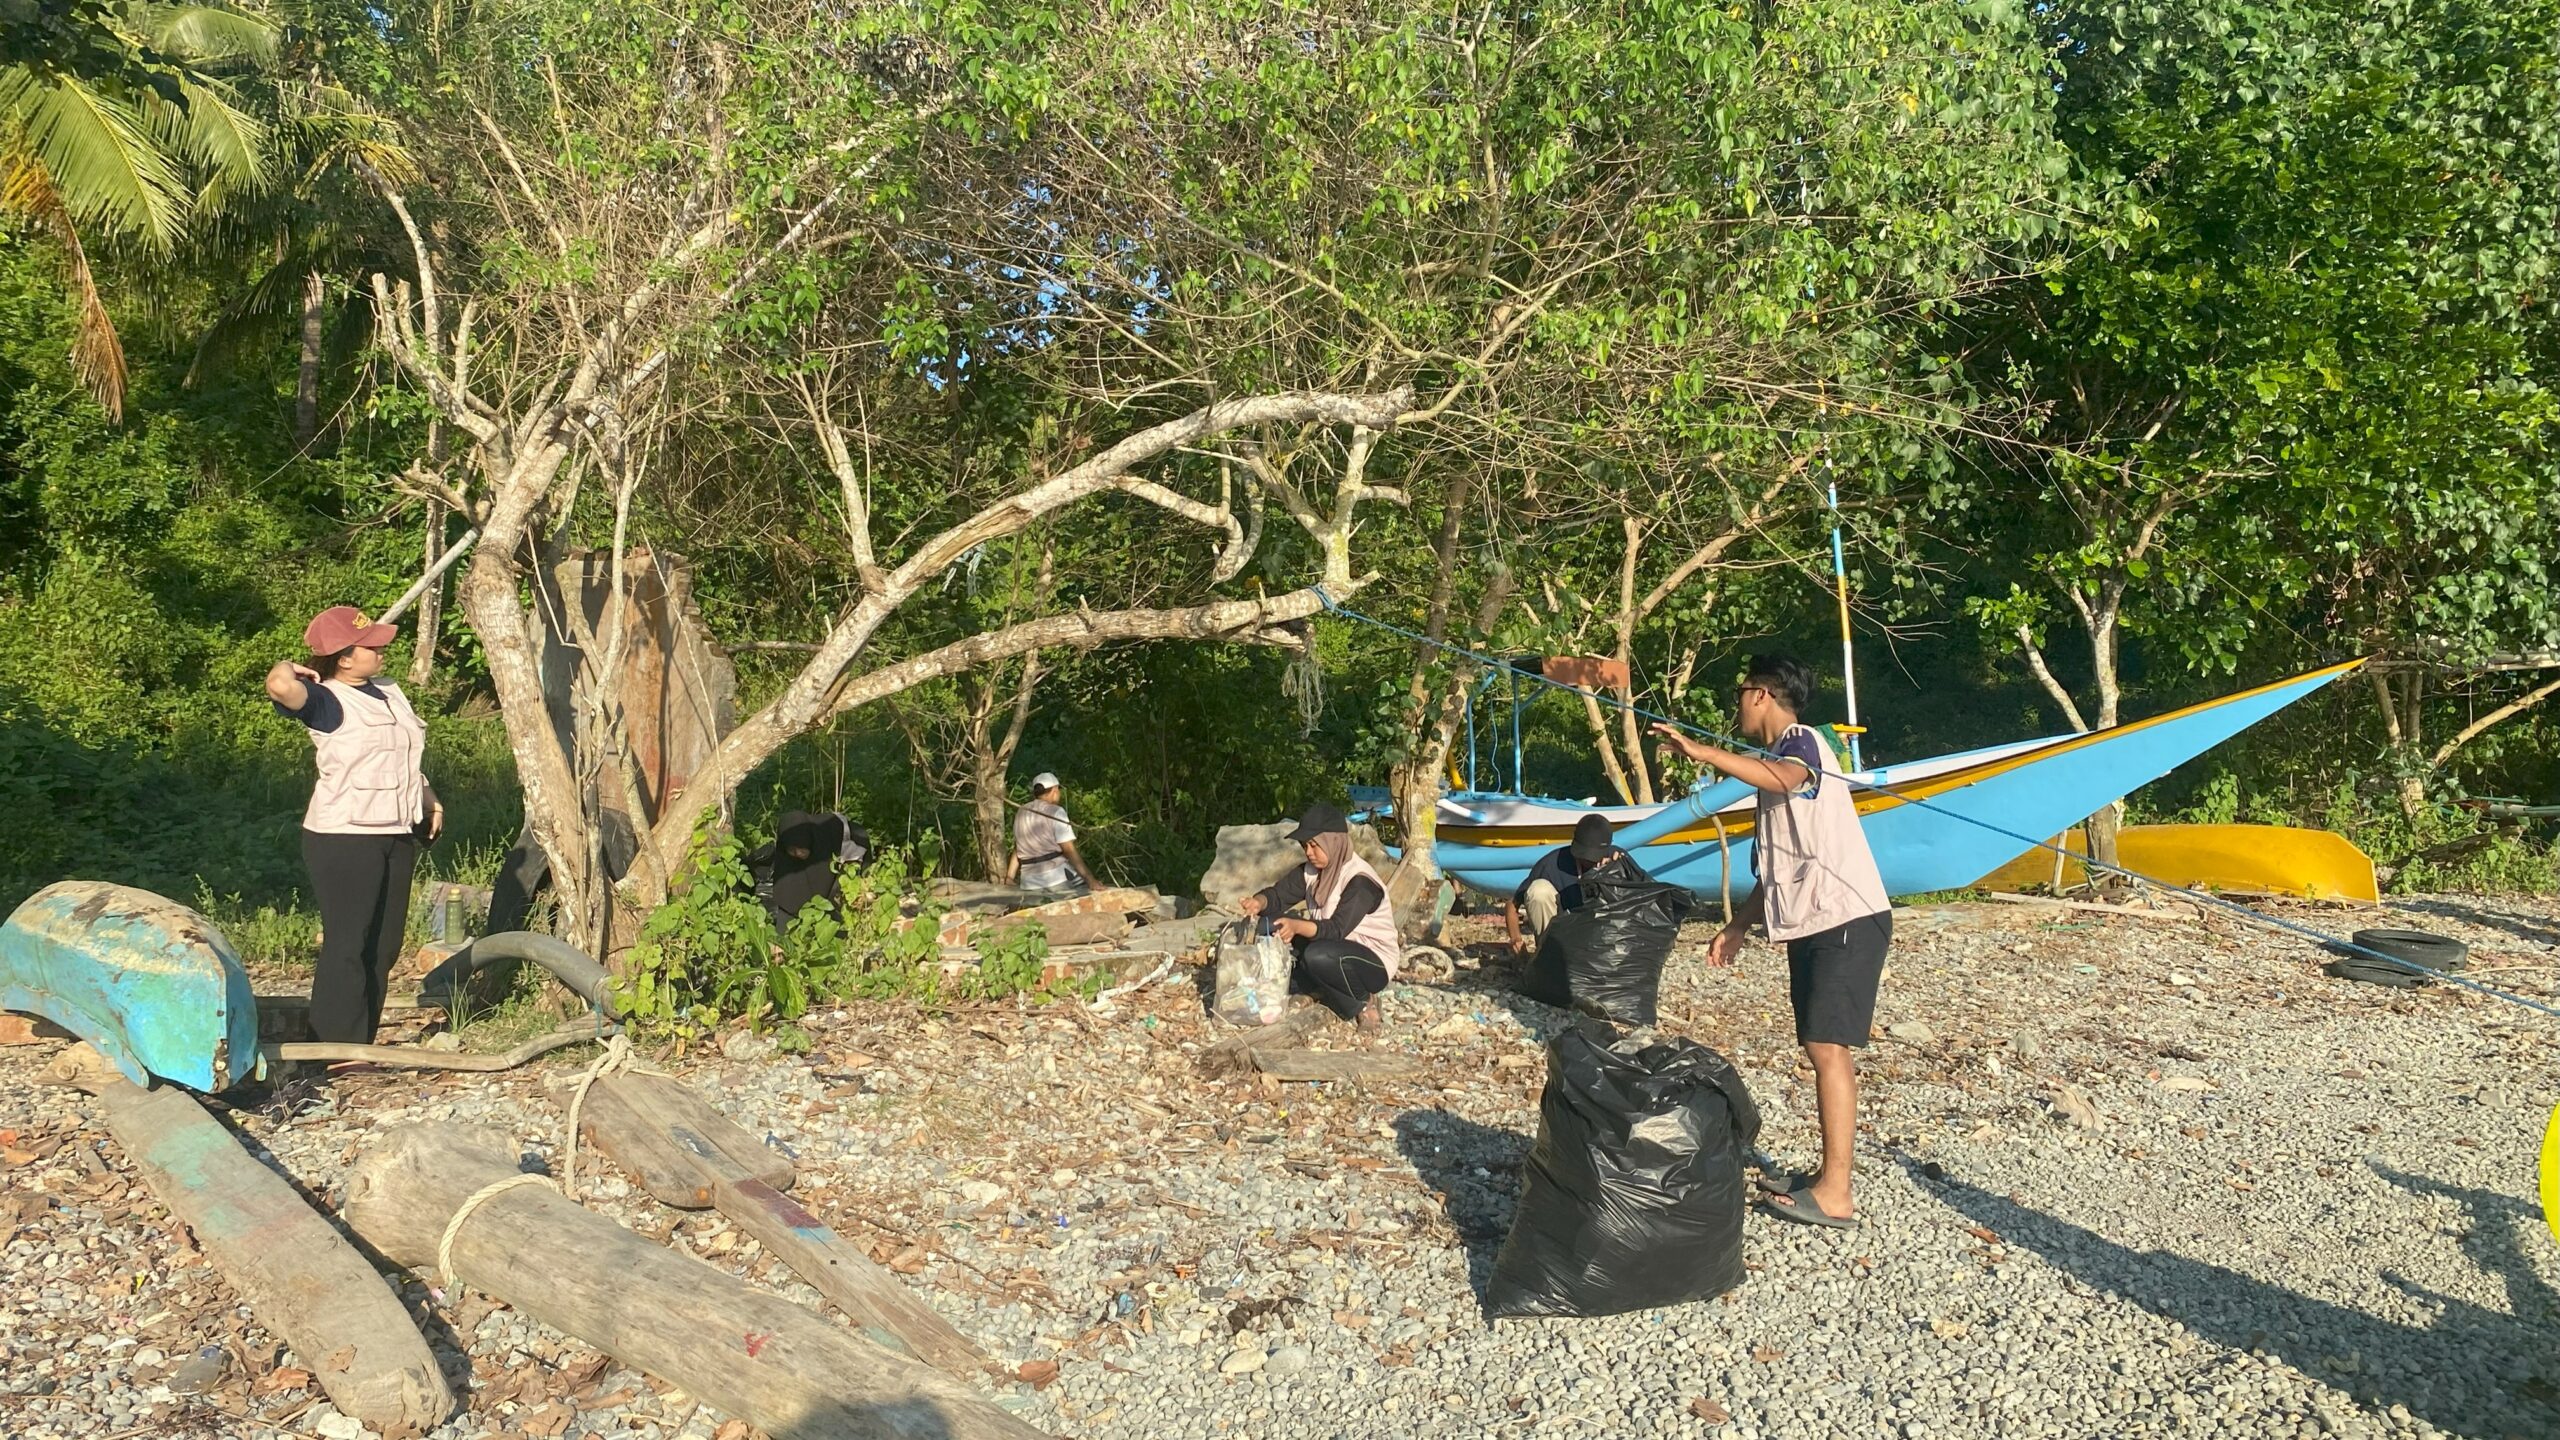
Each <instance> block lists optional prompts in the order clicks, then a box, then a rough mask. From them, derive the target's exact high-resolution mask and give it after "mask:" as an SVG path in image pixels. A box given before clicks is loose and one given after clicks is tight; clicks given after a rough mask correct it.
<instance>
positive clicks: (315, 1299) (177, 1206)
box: [51, 1045, 454, 1430]
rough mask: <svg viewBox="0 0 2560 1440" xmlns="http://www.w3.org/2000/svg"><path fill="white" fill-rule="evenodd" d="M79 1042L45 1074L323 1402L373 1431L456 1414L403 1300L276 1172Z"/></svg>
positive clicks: (191, 1107) (187, 1107) (180, 1097)
mask: <svg viewBox="0 0 2560 1440" xmlns="http://www.w3.org/2000/svg"><path fill="white" fill-rule="evenodd" d="M87 1050H88V1047H87V1046H85V1045H78V1046H73V1047H72V1048H71V1050H69V1051H66V1052H65V1053H64V1054H63V1055H61V1056H57V1057H55V1059H54V1062H53V1068H52V1071H51V1077H52V1078H54V1079H56V1080H58V1081H59V1082H60V1083H64V1084H70V1085H75V1086H77V1087H79V1088H80V1089H83V1090H86V1091H88V1092H89V1093H91V1094H92V1095H95V1096H96V1097H97V1098H98V1108H99V1110H100V1111H101V1112H102V1113H103V1114H104V1115H105V1118H106V1122H107V1128H108V1130H109V1131H111V1132H112V1133H113V1134H114V1135H115V1138H116V1143H117V1144H118V1145H120V1146H122V1147H123V1149H124V1153H125V1158H127V1159H128V1160H130V1161H132V1162H133V1166H134V1168H135V1169H136V1170H139V1171H141V1172H142V1178H143V1182H144V1183H145V1184H148V1185H149V1186H150V1187H151V1193H153V1194H154V1195H157V1196H159V1197H160V1203H161V1204H163V1205H166V1206H168V1207H169V1212H170V1213H171V1214H173V1215H175V1216H176V1217H177V1218H178V1219H179V1220H181V1221H183V1222H184V1223H185V1224H186V1226H187V1228H188V1229H190V1230H192V1231H193V1232H194V1233H195V1237H196V1243H197V1244H198V1245H200V1246H202V1247H203V1248H204V1253H205V1258H207V1259H209V1260H211V1261H212V1262H213V1264H214V1268H215V1269H217V1270H219V1271H221V1272H222V1276H223V1278H224V1279H226V1280H228V1281H230V1282H231V1286H232V1288H233V1289H235V1290H237V1291H239V1292H240V1296H241V1298H242V1299H244V1300H246V1301H247V1302H248V1303H249V1308H250V1310H251V1311H253V1312H254V1313H255V1314H256V1316H257V1319H258V1323H259V1324H261V1325H263V1326H265V1327H266V1328H267V1329H268V1330H269V1331H271V1332H273V1333H274V1334H276V1335H278V1336H280V1337H282V1338H283V1340H284V1342H285V1343H286V1344H287V1345H290V1346H292V1347H293V1353H294V1354H295V1355H296V1356H297V1357H299V1358H300V1359H301V1361H302V1364H303V1366H304V1367H305V1368H307V1369H308V1370H310V1371H311V1373H312V1375H313V1377H314V1378H315V1379H317V1380H318V1381H319V1382H320V1388H321V1389H322V1390H323V1391H325V1392H326V1393H327V1394H328V1396H329V1403H331V1404H332V1405H335V1406H337V1407H338V1408H339V1409H340V1410H342V1411H344V1412H345V1413H347V1414H349V1415H352V1416H354V1417H355V1418H356V1419H358V1420H361V1421H363V1422H365V1423H366V1424H368V1425H371V1426H373V1427H374V1428H376V1429H383V1430H387V1429H393V1428H397V1427H399V1426H401V1425H410V1426H415V1427H416V1428H417V1429H419V1430H431V1429H433V1428H435V1427H436V1426H437V1425H439V1424H442V1423H443V1422H444V1419H445V1417H446V1416H448V1415H451V1414H452V1413H453V1409H454V1400H453V1392H452V1391H451V1390H449V1389H447V1388H446V1386H445V1383H444V1373H443V1371H441V1370H439V1369H438V1368H437V1366H436V1357H435V1354H434V1352H432V1351H430V1350H429V1349H428V1348H427V1342H426V1338H425V1337H424V1336H422V1335H420V1334H419V1333H418V1327H417V1324H416V1322H414V1321H412V1320H411V1319H410V1318H409V1312H408V1310H407V1309H406V1308H405V1307H403V1306H402V1305H401V1303H400V1297H399V1296H398V1295H396V1294H394V1293H392V1290H391V1287H390V1286H389V1285H388V1284H386V1283H385V1282H384V1281H383V1278H382V1276H381V1275H379V1274H377V1273H375V1271H374V1268H373V1266H372V1265H371V1264H369V1263H367V1262H366V1260H365V1258H364V1257H363V1256H362V1255H359V1254H357V1253H356V1248H355V1247H354V1246H353V1245H350V1244H348V1243H347V1241H346V1237H344V1236H342V1235H340V1234H339V1233H338V1232H337V1231H336V1230H335V1229H332V1228H331V1227H330V1225H329V1222H328V1221H327V1220H325V1219H323V1218H322V1217H321V1215H320V1213H319V1212H318V1211H316V1210H314V1209H312V1208H311V1206H310V1204H309V1203H308V1202H306V1201H305V1200H304V1199H303V1198H302V1196H301V1195H300V1194H299V1193H297V1192H296V1191H295V1190H294V1188H293V1186H292V1185H291V1184H290V1183H288V1182H287V1181H286V1180H285V1179H284V1177H282V1176H280V1175H278V1174H276V1173H275V1172H274V1171H272V1170H270V1169H268V1168H267V1167H266V1166H264V1165H262V1164H260V1163H258V1160H257V1158H256V1157H255V1156H252V1155H251V1154H250V1153H249V1152H248V1151H247V1150H246V1149H244V1148H242V1147H241V1144H240V1142H239V1140H238V1139H237V1138H235V1137H234V1136H233V1135H232V1133H231V1132H230V1130H228V1129H226V1128H225V1127H224V1126H223V1124H222V1122H221V1121H219V1120H216V1119H215V1118H213V1116H211V1115H209V1114H207V1113H205V1109H204V1107H203V1106H202V1105H200V1104H198V1103H197V1102H196V1098H195V1097H194V1096H193V1095H190V1094H188V1093H187V1092H186V1091H184V1090H181V1089H178V1088H177V1087H175V1086H162V1087H160V1088H158V1089H153V1090H145V1089H142V1088H141V1087H139V1086H137V1085H135V1084H133V1083H132V1082H131V1081H128V1080H126V1079H125V1078H124V1077H123V1076H121V1075H119V1074H117V1073H116V1072H115V1069H114V1067H112V1066H110V1065H108V1064H107V1063H106V1061H105V1060H103V1059H101V1058H99V1057H97V1055H96V1054H95V1052H89V1053H88V1054H87V1055H86V1056H85V1057H84V1056H82V1055H81V1054H80V1053H79V1052H83V1051H87Z"/></svg>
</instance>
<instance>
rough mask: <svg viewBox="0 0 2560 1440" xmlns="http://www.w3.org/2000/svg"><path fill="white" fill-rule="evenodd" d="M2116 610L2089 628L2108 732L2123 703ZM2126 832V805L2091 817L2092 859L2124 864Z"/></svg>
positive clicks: (2101, 717) (2102, 724) (2102, 722)
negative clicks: (2121, 843)
mask: <svg viewBox="0 0 2560 1440" xmlns="http://www.w3.org/2000/svg"><path fill="white" fill-rule="evenodd" d="M2117 633H2118V632H2117V629H2116V609H2115V606H2114V604H2113V602H2112V601H2110V602H2109V603H2107V604H2106V605H2105V606H2104V607H2102V608H2101V609H2100V610H2099V611H2098V612H2097V618H2096V619H2095V620H2094V621H2092V622H2091V624H2090V626H2089V658H2090V664H2091V668H2092V669H2093V670H2095V672H2096V674H2097V683H2098V724H2097V728H2098V729H2100V730H2105V729H2108V728H2110V727H2112V726H2113V725H2114V724H2115V723H2116V712H2117V709H2118V705H2119V702H2120V701H2121V700H2122V699H2123V689H2122V687H2121V686H2120V685H2119V684H2118V681H2117V675H2116V638H2117ZM2123 829H2124V802H2123V801H2122V800H2117V801H2114V802H2113V803H2111V804H2109V805H2108V806H2107V807H2106V808H2104V809H2102V810H2100V811H2099V812H2098V813H2097V814H2095V815H2092V816H2090V817H2089V858H2090V859H2092V860H2095V861H2096V862H2098V863H2099V864H2101V865H2117V864H2121V863H2123V862H2122V861H2120V860H2119V859H2118V858H2117V851H2116V836H2117V834H2118V833H2119V832H2121V831H2122V830H2123Z"/></svg>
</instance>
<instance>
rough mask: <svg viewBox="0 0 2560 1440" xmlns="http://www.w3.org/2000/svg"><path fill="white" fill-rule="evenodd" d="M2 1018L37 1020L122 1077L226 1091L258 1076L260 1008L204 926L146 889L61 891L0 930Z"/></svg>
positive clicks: (29, 905)
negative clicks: (9, 1014) (92, 1051)
mask: <svg viewBox="0 0 2560 1440" xmlns="http://www.w3.org/2000/svg"><path fill="white" fill-rule="evenodd" d="M0 1009H7V1010H16V1011H19V1012H21V1013H23V1014H28V1015H40V1016H43V1017H44V1018H45V1019H47V1020H50V1021H52V1022H53V1023H54V1024H56V1025H59V1026H61V1027H62V1028H63V1029H65V1030H68V1031H70V1032H71V1033H73V1034H75V1035H77V1036H79V1037H80V1038H81V1039H83V1040H86V1041H88V1042H89V1043H90V1044H91V1045H92V1046H94V1047H96V1049H97V1051H98V1053H99V1054H101V1055H103V1056H105V1057H106V1058H107V1060H108V1061H109V1062H110V1063H112V1064H113V1065H114V1066H115V1067H116V1069H117V1070H119V1071H121V1072H123V1074H124V1077H125V1078H126V1079H128V1080H130V1081H132V1082H133V1083H134V1084H136V1085H141V1086H145V1087H148V1086H149V1085H150V1084H151V1082H152V1080H153V1079H154V1078H155V1077H156V1078H158V1079H161V1080H171V1081H175V1082H177V1083H178V1084H180V1085H184V1086H187V1087H188V1088H190V1089H193V1090H200V1091H205V1092H207V1093H211V1092H214V1091H219V1090H227V1089H229V1088H230V1087H231V1086H233V1085H235V1084H237V1083H239V1082H240V1081H242V1080H246V1079H249V1078H251V1077H253V1076H256V1075H258V1074H260V1073H262V1072H263V1071H264V1069H265V1064H266V1062H265V1060H264V1059H263V1058H262V1057H261V1056H260V1055H259V1053H258V1001H257V997H256V996H255V995H254V994H252V993H251V992H250V989H249V977H248V975H247V974H246V973H245V972H243V971H242V970H241V968H240V962H239V959H238V958H237V957H235V956H234V955H233V954H232V953H231V945H230V942H228V941H226V940H224V939H223V938H222V932H221V931H220V930H217V929H215V928H214V926H213V922H212V921H210V920H207V919H206V918H205V917H204V916H202V915H199V914H197V913H196V912H195V911H194V910H191V909H189V908H187V907H186V906H184V905H181V904H179V903H178V902H176V901H174V900H169V899H164V898H163V897H161V896H158V895H154V894H152V893H151V892H150V891H148V890H135V889H131V888H129V887H126V886H123V885H111V884H108V883H106V882H105V881H102V880H65V881H62V882H60V883H59V884H54V885H48V886H46V887H45V888H44V889H42V890H39V891H37V892H36V893H35V894H33V895H31V896H28V897H27V900H26V903H24V904H22V905H20V906H19V907H18V908H17V909H16V910H15V911H14V912H12V913H11V914H10V916H9V919H8V921H7V922H6V923H5V924H0Z"/></svg>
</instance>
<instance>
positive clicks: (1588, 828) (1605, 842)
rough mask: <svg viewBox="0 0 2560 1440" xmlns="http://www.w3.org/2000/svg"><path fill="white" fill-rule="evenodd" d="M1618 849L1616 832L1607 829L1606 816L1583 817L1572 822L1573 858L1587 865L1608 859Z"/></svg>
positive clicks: (1607, 819)
mask: <svg viewBox="0 0 2560 1440" xmlns="http://www.w3.org/2000/svg"><path fill="white" fill-rule="evenodd" d="M1617 848H1618V843H1617V832H1616V831H1614V830H1612V829H1610V828H1609V817H1608V816H1606V815H1597V814H1594V815H1585V816H1583V817H1582V818H1581V819H1579V820H1576V821H1574V822H1573V858H1574V859H1576V860H1580V861H1582V862H1583V863H1585V864H1589V863H1590V862H1592V861H1594V860H1605V859H1607V858H1609V852H1610V851H1612V850H1615V849H1617Z"/></svg>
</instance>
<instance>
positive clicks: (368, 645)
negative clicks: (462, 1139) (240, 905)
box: [267, 605, 444, 1045]
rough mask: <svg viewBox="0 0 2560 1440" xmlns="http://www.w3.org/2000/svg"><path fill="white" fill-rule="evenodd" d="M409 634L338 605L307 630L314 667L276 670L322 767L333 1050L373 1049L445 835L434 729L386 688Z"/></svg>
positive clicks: (318, 847)
mask: <svg viewBox="0 0 2560 1440" xmlns="http://www.w3.org/2000/svg"><path fill="white" fill-rule="evenodd" d="M397 633H398V632H397V631H396V630H395V629H394V628H393V627H391V626H389V625H376V624H373V623H372V622H370V621H368V620H367V619H366V618H365V617H364V613H363V612H362V611H360V610H358V609H356V607H354V606H353V605H337V606H332V607H331V608H329V609H327V610H323V611H321V612H320V613H319V614H318V615H316V616H313V617H312V620H311V623H310V625H308V626H306V627H304V629H303V632H302V642H303V644H304V645H306V646H308V647H309V648H310V651H311V663H310V664H308V665H297V664H295V663H294V662H293V661H290V660H279V661H277V662H276V665H275V668H274V669H272V670H269V671H268V672H267V698H268V699H270V700H273V701H274V702H275V705H276V708H277V709H278V710H280V711H282V712H284V713H285V714H287V715H290V716H292V717H293V718H294V719H296V720H299V721H301V722H302V727H303V729H304V730H305V731H307V732H308V733H309V734H310V736H311V748H312V751H313V753H314V757H315V758H316V759H317V761H318V762H319V771H320V779H319V783H318V784H316V785H314V786H313V787H312V789H311V803H310V805H309V806H307V807H306V808H305V809H304V810H303V812H302V859H303V863H304V864H305V865H307V866H309V867H310V870H311V890H312V896H313V898H314V899H315V900H317V901H318V902H319V905H320V959H319V962H318V964H317V966H316V967H315V968H314V970H313V971H312V975H311V1029H312V1032H313V1033H314V1034H316V1035H318V1036H319V1038H321V1039H322V1040H327V1041H337V1042H351V1043H354V1044H359V1045H365V1044H371V1043H372V1042H373V1032H374V1029H375V1027H376V1026H378V1025H380V1024H381V1023H382V1002H383V998H384V995H385V994H386V992H387V991H388V988H389V985H390V980H391V967H392V965H393V963H394V962H396V961H397V960H398V959H399V958H400V942H401V939H402V936H403V932H405V931H406V930H407V928H408V923H409V879H410V876H411V875H412V874H413V873H414V872H415V871H416V869H417V864H418V842H419V840H420V839H422V838H423V839H426V840H433V839H435V837H436V835H437V834H438V832H440V831H442V830H443V829H444V807H443V806H442V805H439V804H437V803H436V792H435V791H434V790H433V789H432V788H431V787H429V786H428V784H427V779H426V776H425V774H424V773H423V772H422V771H421V769H420V766H421V764H422V763H423V761H424V760H425V757H426V748H427V727H426V724H425V723H424V722H423V721H421V720H419V719H418V712H417V711H415V710H412V709H410V708H409V699H408V697H407V696H405V695H402V694H401V693H400V687H399V686H397V685H393V684H391V683H389V682H388V681H384V680H380V679H377V678H376V677H378V676H379V675H381V673H382V648H383V647H384V646H386V645H388V644H390V643H391V637H392V636H393V635H394V634H397Z"/></svg>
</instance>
